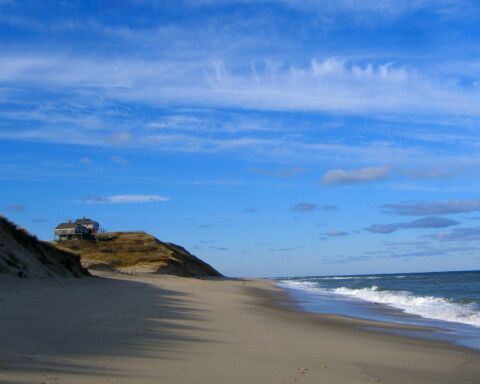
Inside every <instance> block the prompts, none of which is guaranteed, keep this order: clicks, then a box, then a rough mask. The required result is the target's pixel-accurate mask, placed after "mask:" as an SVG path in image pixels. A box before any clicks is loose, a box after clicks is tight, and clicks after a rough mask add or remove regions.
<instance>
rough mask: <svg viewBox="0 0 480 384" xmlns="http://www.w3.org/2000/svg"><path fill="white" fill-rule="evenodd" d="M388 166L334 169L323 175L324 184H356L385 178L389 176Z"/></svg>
mask: <svg viewBox="0 0 480 384" xmlns="http://www.w3.org/2000/svg"><path fill="white" fill-rule="evenodd" d="M388 173H389V168H388V167H367V168H360V169H354V170H343V169H332V170H330V171H328V172H327V173H325V175H323V177H322V182H323V183H324V184H355V183H365V182H369V181H373V180H379V179H384V178H386V177H387V176H388Z"/></svg>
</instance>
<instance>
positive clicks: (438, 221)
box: [365, 216, 460, 234]
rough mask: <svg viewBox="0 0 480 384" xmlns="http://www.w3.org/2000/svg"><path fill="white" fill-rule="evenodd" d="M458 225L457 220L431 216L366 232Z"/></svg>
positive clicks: (372, 228)
mask: <svg viewBox="0 0 480 384" xmlns="http://www.w3.org/2000/svg"><path fill="white" fill-rule="evenodd" d="M458 224H460V222H459V221H457V220H453V219H447V218H444V217H435V216H430V217H424V218H421V219H417V220H413V221H409V222H403V223H391V224H373V225H371V226H370V227H367V228H365V230H366V231H368V232H372V233H379V234H388V233H392V232H395V231H398V230H399V229H427V228H446V227H450V226H452V225H458Z"/></svg>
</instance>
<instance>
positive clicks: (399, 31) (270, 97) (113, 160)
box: [0, 0, 480, 276]
mask: <svg viewBox="0 0 480 384" xmlns="http://www.w3.org/2000/svg"><path fill="white" fill-rule="evenodd" d="M479 18H480V4H479V3H478V2H476V1H468V0H459V1H452V0H436V1H432V0H417V1H409V0H405V1H393V0H384V1H382V2H377V1H370V0H364V1H361V2H359V1H353V0H338V1H333V0H331V1H328V0H325V1H313V0H304V1H294V0H278V1H261V0H259V1H254V0H244V1H241V0H238V1H234V0H232V1H228V0H220V1H214V0H212V1H208V0H205V1H194V0H190V1H188V0H187V1H171V2H170V1H153V0H152V1H140V0H137V1H133V0H132V1H126V0H125V1H108V2H97V1H56V2H51V1H42V2H28V1H14V0H0V48H1V49H0V182H1V189H0V212H2V213H3V214H4V215H6V216H8V217H9V218H11V219H12V220H14V221H15V222H17V223H18V224H20V225H21V226H23V227H26V228H28V229H29V230H30V231H32V232H33V233H35V234H37V235H38V236H39V237H40V238H44V239H51V238H52V230H53V228H54V227H55V225H56V224H57V223H58V222H60V221H63V220H66V219H69V218H75V217H78V216H89V217H93V218H96V219H98V220H99V221H100V222H101V224H102V225H103V226H104V227H105V228H106V229H107V230H141V229H142V230H146V231H148V232H150V233H152V234H154V235H155V236H157V237H158V238H160V239H161V240H164V241H170V242H175V243H178V244H181V245H183V246H185V247H186V248H188V249H189V250H190V251H191V252H192V253H194V254H196V255H198V256H199V257H201V258H203V259H205V260H206V261H208V262H209V263H211V264H212V265H214V266H215V267H217V268H218V269H219V270H220V271H222V272H223V273H225V274H228V275H243V276H286V275H326V274H354V273H379V272H400V271H401V272H409V271H434V270H436V271H438V270H453V269H478V266H479V263H480V245H479V241H480V221H479V220H480V196H479V194H478V191H479V189H480V179H479V176H480V173H479V171H478V169H479V166H480V155H479V149H480V135H479V123H480V46H479V44H480V42H479V40H478V35H480V27H479V25H478V20H479Z"/></svg>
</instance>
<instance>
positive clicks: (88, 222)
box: [75, 216, 100, 234]
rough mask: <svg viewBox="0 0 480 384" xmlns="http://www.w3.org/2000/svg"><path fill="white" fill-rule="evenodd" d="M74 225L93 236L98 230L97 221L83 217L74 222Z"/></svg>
mask: <svg viewBox="0 0 480 384" xmlns="http://www.w3.org/2000/svg"><path fill="white" fill-rule="evenodd" d="M75 224H78V225H83V226H84V227H86V228H87V229H88V230H89V231H90V233H92V234H95V233H97V232H98V231H99V230H100V224H99V223H98V221H95V220H92V219H87V218H86V217H85V216H83V217H82V218H81V219H77V220H75Z"/></svg>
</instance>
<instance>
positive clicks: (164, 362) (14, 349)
mask: <svg viewBox="0 0 480 384" xmlns="http://www.w3.org/2000/svg"><path fill="white" fill-rule="evenodd" d="M0 307H1V311H0V382H1V383H88V384H89V383H92V384H93V383H199V384H201V383H209V384H210V383H276V384H279V383H347V384H348V383H372V382H376V383H380V382H382V383H478V380H479V379H478V378H479V377H480V353H478V352H475V351H470V350H467V349H463V348H460V347H455V346H451V345H448V344H445V343H441V342H433V341H426V340H420V339H413V338H408V337H403V336H398V335H393V334H392V335H390V334H386V333H383V332H382V333H380V332H374V331H369V330H366V329H364V328H362V327H363V326H365V325H368V323H367V322H365V321H360V320H355V319H348V318H340V317H335V316H322V315H316V314H309V313H304V312H301V311H299V310H297V309H295V306H294V303H291V302H290V301H289V299H288V297H287V296H286V294H285V292H283V291H281V290H279V289H278V288H276V287H275V286H274V284H273V282H271V281H266V280H245V281H244V280H209V281H208V280H196V279H185V278H177V277H161V276H142V277H131V276H125V275H113V274H110V275H105V276H103V277H101V278H83V279H61V278H58V279H17V278H13V277H7V276H2V278H1V280H0ZM389 326H391V327H396V326H393V325H388V324H385V327H387V328H388V327H389Z"/></svg>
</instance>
